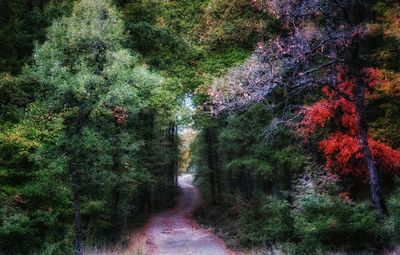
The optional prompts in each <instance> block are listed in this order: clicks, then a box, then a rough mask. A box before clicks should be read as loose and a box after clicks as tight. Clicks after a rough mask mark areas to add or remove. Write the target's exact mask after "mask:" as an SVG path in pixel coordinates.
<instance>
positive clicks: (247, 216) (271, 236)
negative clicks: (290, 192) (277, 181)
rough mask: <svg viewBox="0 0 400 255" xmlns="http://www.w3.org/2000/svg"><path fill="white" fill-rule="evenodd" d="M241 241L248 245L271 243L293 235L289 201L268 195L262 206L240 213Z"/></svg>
mask: <svg viewBox="0 0 400 255" xmlns="http://www.w3.org/2000/svg"><path fill="white" fill-rule="evenodd" d="M238 221H239V230H238V231H239V237H240V242H241V243H242V244H243V245H246V246H252V245H260V244H262V245H269V244H271V243H275V242H280V241H287V240H290V239H291V237H292V229H293V219H292V217H291V214H290V207H289V203H287V202H286V201H284V200H281V199H278V198H275V197H272V196H267V197H266V198H265V199H264V200H263V202H262V203H261V205H260V207H258V208H254V210H243V211H241V213H240V215H239V220H238Z"/></svg>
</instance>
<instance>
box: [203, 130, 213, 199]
mask: <svg viewBox="0 0 400 255" xmlns="http://www.w3.org/2000/svg"><path fill="white" fill-rule="evenodd" d="M204 131H205V136H206V143H207V163H208V177H209V182H210V191H211V197H212V201H214V198H215V164H214V156H213V154H214V150H213V139H212V134H211V130H210V129H209V128H206V129H205V130H204Z"/></svg>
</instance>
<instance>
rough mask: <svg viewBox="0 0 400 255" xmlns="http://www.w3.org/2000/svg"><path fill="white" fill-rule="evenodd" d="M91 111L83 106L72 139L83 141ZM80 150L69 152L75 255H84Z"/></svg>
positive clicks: (71, 149) (73, 149)
mask: <svg viewBox="0 0 400 255" xmlns="http://www.w3.org/2000/svg"><path fill="white" fill-rule="evenodd" d="M89 115H90V111H87V112H85V109H84V106H82V105H81V107H80V108H79V112H78V116H77V117H76V120H75V127H74V129H73V131H72V133H71V138H72V139H76V141H79V140H80V139H81V137H80V136H81V130H82V127H83V125H84V123H85V121H86V119H87V118H88V117H89ZM77 150H79V148H75V147H72V148H70V151H69V152H68V153H69V154H70V162H69V173H70V175H71V180H72V192H73V203H74V228H75V243H74V254H75V255H82V254H83V228H82V218H81V187H82V185H81V173H80V170H79V167H78V156H77V155H79V154H81V153H79V152H77Z"/></svg>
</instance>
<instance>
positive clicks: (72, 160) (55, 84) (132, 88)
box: [33, 0, 160, 254]
mask: <svg viewBox="0 0 400 255" xmlns="http://www.w3.org/2000/svg"><path fill="white" fill-rule="evenodd" d="M123 39H124V27H123V23H122V20H121V19H120V15H119V14H118V13H117V11H116V10H115V8H114V7H113V6H112V5H111V4H110V1H107V0H104V1H95V0H83V1H80V2H78V3H76V4H75V6H74V8H73V12H72V15H71V16H70V17H64V18H62V19H60V20H58V21H56V22H54V23H53V25H52V26H51V27H50V28H49V31H48V34H47V39H46V42H45V43H44V44H43V45H41V46H38V47H37V48H36V49H35V52H34V65H33V74H34V76H35V77H36V79H37V80H38V82H39V83H40V88H41V95H42V96H43V100H45V102H46V106H48V107H47V109H48V111H51V112H58V113H61V114H62V116H63V118H64V125H65V133H64V137H63V145H62V146H60V151H59V153H60V154H61V155H60V156H61V157H65V164H66V169H68V173H69V175H70V177H71V183H72V193H73V208H74V226H75V248H74V249H75V254H82V252H83V229H82V228H83V226H82V218H81V203H82V201H81V199H82V197H81V195H82V194H81V192H82V186H83V184H82V182H83V181H84V179H83V176H84V175H85V173H87V172H90V171H94V170H95V169H96V162H99V161H100V162H101V160H104V158H103V159H102V158H101V157H102V156H101V153H98V151H97V153H95V152H94V151H93V150H96V148H98V147H97V146H98V145H99V144H97V143H98V142H100V141H99V137H98V135H97V133H96V132H97V131H98V130H99V127H96V125H95V123H96V119H98V118H101V116H104V115H107V113H108V115H110V114H111V115H113V117H114V118H113V119H114V120H113V119H112V118H109V119H110V120H111V122H113V121H115V123H116V125H117V126H118V125H123V124H124V123H125V122H126V121H127V118H128V117H129V116H130V115H131V114H132V113H135V112H138V110H139V109H140V108H141V107H142V106H143V105H142V102H141V98H140V96H145V95H146V93H147V92H146V91H149V87H147V88H146V86H150V85H151V84H154V85H156V84H157V83H159V82H160V79H159V78H158V77H154V76H152V74H151V73H149V72H148V71H147V70H146V69H145V68H144V67H142V66H140V65H139V64H138V62H137V60H136V59H135V57H133V56H132V54H131V53H130V52H129V51H128V50H126V49H124V48H123V47H122V44H121V43H122V40H123ZM98 124H100V125H101V124H103V123H102V121H99V123H98ZM116 129H117V130H118V128H116ZM116 132H119V131H116ZM119 136H120V135H119V134H116V137H119ZM119 144H120V139H119V138H116V139H115V141H114V148H117V149H116V150H114V152H111V154H114V155H113V156H114V162H113V163H114V167H116V168H118V167H117V166H116V165H117V164H119V162H118V161H120V160H119V157H120V156H119V155H118V154H119V153H118V150H119V149H118V147H119V146H120V145H119ZM93 155H95V156H94V157H95V158H93ZM96 156H97V157H98V158H96Z"/></svg>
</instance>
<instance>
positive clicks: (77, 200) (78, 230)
mask: <svg viewBox="0 0 400 255" xmlns="http://www.w3.org/2000/svg"><path fill="white" fill-rule="evenodd" d="M70 173H71V177H72V192H73V195H74V225H75V243H74V254H75V255H82V254H83V231H82V219H81V177H80V174H79V172H78V171H77V169H76V166H74V164H73V163H71V164H70Z"/></svg>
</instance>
